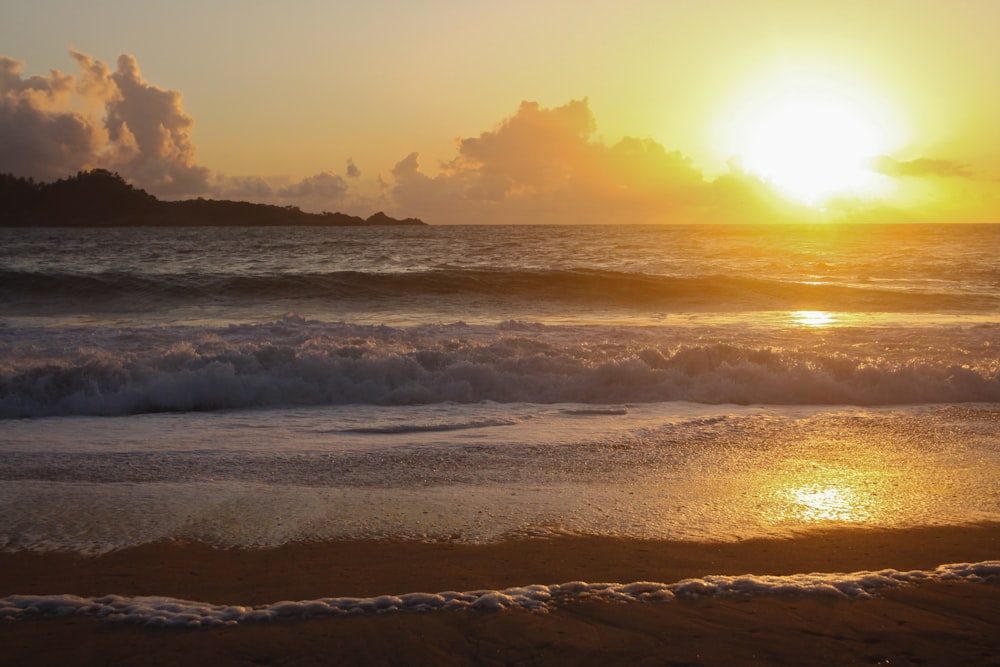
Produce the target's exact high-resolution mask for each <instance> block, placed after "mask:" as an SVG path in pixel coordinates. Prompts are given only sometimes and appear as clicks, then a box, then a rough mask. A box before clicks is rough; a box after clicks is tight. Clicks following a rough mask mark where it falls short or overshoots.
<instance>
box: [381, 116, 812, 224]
mask: <svg viewBox="0 0 1000 667" xmlns="http://www.w3.org/2000/svg"><path fill="white" fill-rule="evenodd" d="M391 175H392V178H393V185H392V188H391V194H392V196H393V198H394V200H395V202H396V204H397V206H399V207H400V208H401V209H402V210H406V211H410V212H411V213H410V214H411V215H412V214H415V215H418V216H421V217H424V218H425V219H428V220H434V221H439V222H448V223H463V222H464V223H477V222H490V223H518V222H554V223H566V222H581V223H615V222H679V221H719V222H721V221H725V222H733V221H736V220H749V219H758V218H759V217H761V216H763V215H764V214H765V212H766V214H767V215H769V216H773V215H775V214H777V213H784V212H785V211H784V209H789V208H793V207H791V205H789V204H780V205H779V200H778V198H777V197H776V196H775V195H774V193H773V192H772V191H771V190H770V188H768V187H766V186H765V185H764V184H763V183H762V182H761V181H760V180H759V179H757V178H756V177H754V176H752V175H749V174H746V173H744V172H742V171H740V170H736V169H733V170H731V172H730V173H729V174H727V175H725V176H723V177H722V178H719V179H716V180H714V181H709V180H707V179H706V178H705V177H704V176H703V175H702V173H701V171H699V170H698V169H697V168H696V167H695V166H694V165H693V164H692V162H691V160H690V159H689V158H687V157H686V156H684V155H683V154H681V153H679V152H677V151H668V150H667V149H665V148H664V147H663V146H662V145H660V144H659V143H657V142H656V141H653V140H652V139H643V138H635V137H625V138H624V139H622V140H621V141H619V142H617V143H615V144H613V145H608V144H606V143H604V142H603V141H601V140H600V139H599V138H598V137H597V136H596V123H595V121H594V117H593V114H592V113H591V111H590V107H589V104H588V101H587V100H586V99H582V100H572V101H570V102H568V103H567V104H565V105H563V106H561V107H556V108H553V109H546V108H543V107H541V106H540V105H539V104H538V103H536V102H522V103H521V106H520V108H518V110H517V113H515V114H514V115H513V116H511V117H509V118H507V119H506V120H504V121H503V122H501V123H500V124H499V125H498V126H497V127H496V128H494V129H493V130H489V131H486V132H483V133H481V134H480V135H479V136H478V137H471V138H466V139H461V140H459V141H458V143H457V155H456V156H455V157H454V158H453V159H452V160H450V161H448V162H445V163H443V164H441V165H440V173H438V174H437V175H436V176H433V177H431V176H428V175H427V174H425V173H424V172H422V171H421V169H420V164H419V155H418V154H417V153H411V154H409V155H408V156H406V157H405V158H403V159H402V160H400V161H399V162H398V163H397V164H396V165H395V167H393V169H392V171H391Z"/></svg>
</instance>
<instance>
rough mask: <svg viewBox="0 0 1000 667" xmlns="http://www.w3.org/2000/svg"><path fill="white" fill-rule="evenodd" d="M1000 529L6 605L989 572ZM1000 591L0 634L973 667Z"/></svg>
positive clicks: (230, 566) (267, 556)
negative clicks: (975, 566) (978, 565)
mask: <svg viewBox="0 0 1000 667" xmlns="http://www.w3.org/2000/svg"><path fill="white" fill-rule="evenodd" d="M998 553H1000V525H997V524H987V525H976V526H968V527H932V528H920V529H911V530H895V531H869V530H856V529H840V530H830V531H825V532H815V533H810V534H807V535H803V536H801V537H798V538H795V539H790V540H747V541H743V542H735V543H704V544H699V543H685V542H663V541H640V540H622V539H611V538H588V537H563V538H554V539H534V540H517V541H511V542H503V543H497V544H488V545H470V544H454V543H453V544H428V543H419V542H386V541H367V542H366V541H345V542H330V543H321V544H292V545H287V546H284V547H280V548H275V549H261V550H251V549H240V550H221V549H215V548H212V547H209V546H206V545H202V544H195V543H188V544H182V543H170V544H156V545H148V546H143V547H138V548H134V549H128V550H122V551H117V552H112V553H110V554H106V555H104V556H100V557H80V556H76V555H70V554H53V553H29V552H18V553H5V554H0V597H2V596H7V595H12V594H37V595H41V594H64V593H73V594H76V595H81V596H95V595H104V594H108V593H115V594H118V595H130V596H131V595H159V596H170V597H176V598H181V599H188V600H200V601H208V602H214V603H227V604H241V605H258V604H267V603H271V602H276V601H279V600H285V599H288V600H298V599H315V598H318V597H323V596H359V597H362V596H377V595H384V594H402V593H408V592H417V591H424V592H435V591H443V590H476V589H483V588H489V589H502V588H506V587H511V586H521V585H528V584H538V583H545V584H553V583H560V582H567V581H574V580H581V579H586V580H589V581H609V582H632V581H661V582H675V581H680V580H682V579H685V578H689V577H700V576H705V575H711V574H744V573H753V574H774V575H784V574H795V573H806V572H854V571H860V570H878V569H883V568H893V569H897V570H909V569H933V568H934V567H936V566H938V565H940V564H943V563H952V562H976V561H982V560H990V559H996V557H997V554H998ZM998 606H1000V586H998V585H996V584H995V583H993V584H991V583H987V584H969V583H948V582H944V583H924V584H916V585H910V586H905V587H902V588H896V589H892V590H886V591H883V592H880V593H879V595H878V599H875V600H843V599H831V598H827V597H821V598H816V597H801V596H777V597H753V598H728V599H718V598H710V599H701V600H697V599H694V600H692V599H686V600H681V599H677V600H674V601H671V602H640V603H612V602H604V601H586V600H584V601H574V602H571V603H567V604H562V605H559V606H557V607H556V608H555V609H554V610H552V611H550V612H548V613H538V612H531V611H524V610H507V611H502V612H474V611H439V612H431V613H423V614H420V613H394V614H385V615H373V616H362V617H351V618H318V619H305V620H301V619H300V620H290V621H273V622H254V623H243V624H241V625H239V626H235V627H223V628H207V629H177V628H148V627H141V626H134V625H122V624H113V623H109V622H106V621H100V620H97V619H95V618H92V617H86V616H72V617H59V618H57V617H42V618H28V619H22V620H15V621H4V622H2V623H0V636H2V644H3V646H4V647H5V653H6V654H7V660H9V661H10V663H9V664H164V665H166V664H720V665H721V664H789V665H792V664H893V665H896V664H949V665H958V664H975V665H989V664H997V663H998V661H1000V633H997V632H996V628H995V615H996V609H997V608H1000V607H998Z"/></svg>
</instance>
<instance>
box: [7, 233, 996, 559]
mask: <svg viewBox="0 0 1000 667" xmlns="http://www.w3.org/2000/svg"><path fill="white" fill-rule="evenodd" d="M998 247H1000V226H993V225H979V226H967V225H919V226H874V225H873V226H837V225H830V226H794V225H793V226H787V225H786V226H777V225H775V226H662V227H656V226H630V225H608V226H593V227H590V226H587V227H582V226H580V227H573V226H567V227H540V226H525V227H474V226H469V227H406V228H325V229H324V228H242V229H238V228H200V229H89V230H79V229H5V230H0V548H2V549H4V550H8V551H11V550H35V551H44V550H72V551H77V552H80V553H85V554H96V553H102V552H106V551H109V550H113V549H118V548H123V547H128V546H133V545H137V544H143V543H148V542H155V541H160V540H169V539H193V540H201V541H205V542H209V543H212V544H218V545H221V546H232V547H259V546H274V545H279V544H283V543H287V542H293V541H300V540H324V539H337V538H349V539H350V538H388V539H420V540H431V541H444V540H447V541H468V542H484V541H497V540H505V539H513V538H521V537H530V536H548V535H560V534H585V535H607V536H625V537H634V538H670V539H679V540H709V541H712V540H715V541H730V540H736V539H743V538H749V537H760V536H774V535H780V536H787V535H793V534H798V533H801V532H803V531H808V530H811V529H814V528H829V527H831V526H870V527H906V526H921V525H939V524H959V523H966V522H975V521H984V520H991V521H996V520H1000V487H998V486H997V484H996V479H997V478H998V473H1000V356H998V354H997V350H998V347H1000V289H998V288H1000V263H998V262H997V260H996V255H995V250H996V248H998Z"/></svg>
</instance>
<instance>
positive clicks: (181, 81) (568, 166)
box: [0, 0, 1000, 223]
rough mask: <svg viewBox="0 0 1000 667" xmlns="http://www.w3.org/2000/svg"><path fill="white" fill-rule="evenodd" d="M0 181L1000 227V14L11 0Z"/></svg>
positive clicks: (349, 205) (878, 7)
mask: <svg viewBox="0 0 1000 667" xmlns="http://www.w3.org/2000/svg"><path fill="white" fill-rule="evenodd" d="M3 13H4V20H3V21H2V22H0V53H2V54H3V56H5V58H4V59H3V60H0V93H2V97H0V146H2V147H3V150H0V172H13V173H16V174H19V175H26V176H33V177H35V178H41V179H43V180H51V179H54V178H58V177H61V176H65V175H68V174H71V173H74V172H75V171H77V170H78V169H82V168H90V167H104V168H111V169H114V170H116V171H119V173H121V174H122V175H123V176H125V177H126V178H128V179H129V180H131V181H132V182H134V183H135V184H137V185H139V186H141V187H145V188H146V189H148V190H149V191H150V192H153V193H154V194H157V195H159V196H173V197H178V196H206V197H221V198H231V199H251V200H256V201H269V202H274V203H280V204H294V205H299V206H301V207H303V208H306V209H309V210H341V211H346V212H351V213H360V214H369V213H371V212H372V211H374V210H379V209H383V210H386V211H387V212H391V213H394V214H398V215H415V216H419V217H421V218H424V219H425V220H427V221H429V222H432V223H476V222H492V223H521V222H537V223H547V222H588V223H591V222H609V223H610V222H739V221H754V222H756V221H762V220H763V221H771V220H773V221H789V220H792V221H794V220H810V221H811V220H840V219H847V220H867V221H907V220H918V221H978V222H1000V131H998V130H997V122H998V121H997V119H998V118H1000V76H998V74H997V63H1000V39H998V35H1000V33H998V30H1000V28H998V26H1000V2H996V1H994V0H957V1H955V2H947V3H945V2H939V1H937V0H933V1H930V0H906V1H902V0H879V1H878V2H872V1H871V0H868V1H866V2H854V1H853V0H839V1H838V2H836V3H833V2H808V1H804V0H794V1H792V0H788V1H785V0H772V1H769V2H754V1H752V0H743V1H736V0H702V1H695V0H690V1H688V0H684V1H680V0H675V1H670V0H659V1H655V2H654V1H637V0H633V1H629V0H616V1H615V2H569V1H564V0H551V1H549V2H544V3H542V2H537V1H536V2H521V1H518V0H510V1H508V2H504V3H499V2H476V1H472V0H465V1H464V2H456V1H451V0H448V1H445V0H437V1H426V2H387V1H370V2H365V3H331V2H322V1H315V2H313V1H303V0H289V2H285V3H258V2H245V1H242V2H235V1H229V0H226V1H215V2H213V1H205V0H201V1H200V2H192V1H190V0H176V1H175V2H173V3H169V4H167V3H145V2H134V1H133V2H117V1H109V0H106V1H103V2H92V3H71V2H65V1H64V2H54V1H51V0H33V1H30V2H29V1H26V0H12V1H10V2H6V3H5V6H4V12H3Z"/></svg>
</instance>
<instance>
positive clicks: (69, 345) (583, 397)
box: [0, 317, 1000, 428]
mask: <svg viewBox="0 0 1000 667" xmlns="http://www.w3.org/2000/svg"><path fill="white" fill-rule="evenodd" d="M970 331H972V333H968V332H967V333H968V335H970V336H979V337H980V338H975V339H974V340H972V339H970V341H969V342H968V346H969V347H972V345H974V344H975V345H979V349H980V351H981V353H977V354H979V356H978V357H977V356H974V355H973V354H972V352H970V350H969V349H965V348H963V347H961V346H960V345H958V344H957V341H956V340H955V339H952V340H951V341H950V342H952V343H955V346H954V348H952V347H947V348H944V347H941V346H940V345H938V348H939V349H938V350H937V351H936V352H935V351H934V350H932V349H930V348H928V349H927V350H924V351H922V352H921V354H919V355H917V354H914V349H916V348H918V347H919V346H920V345H922V344H923V343H922V342H921V341H920V340H914V339H912V337H910V338H906V339H905V341H902V342H900V343H899V344H895V343H893V344H887V343H886V342H885V341H883V340H878V341H875V342H874V343H870V344H869V345H867V346H866V344H865V342H864V339H865V335H866V334H865V333H864V332H860V333H854V334H851V335H852V336H853V337H852V338H850V339H845V340H844V341H842V342H839V343H835V342H832V341H827V342H826V343H825V344H824V345H822V346H816V345H814V344H812V343H810V344H809V345H805V344H796V345H787V346H786V347H782V348H777V347H766V346H763V345H758V344H755V343H754V342H752V341H751V342H744V343H741V344H736V343H731V342H721V341H712V340H706V339H704V338H701V337H698V336H691V335H689V336H688V339H687V340H674V339H671V336H672V334H664V335H663V336H661V337H660V338H656V337H653V338H650V336H649V334H648V332H645V331H641V330H629V329H622V328H617V329H615V328H612V329H601V328H599V327H595V328H592V329H586V328H572V327H570V328H560V327H542V329H541V330H537V331H532V332H530V335H524V334H523V333H522V332H520V331H519V330H518V327H511V326H510V325H503V324H502V325H499V326H496V327H485V328H481V329H478V330H473V329H472V328H471V327H466V328H464V329H463V328H462V326H461V325H456V326H454V327H449V326H445V327H437V328H433V327H432V328H423V329H420V328H417V329H399V328H391V327H385V326H377V327H365V326H360V325H346V324H335V325H331V324H324V323H312V322H305V321H303V320H301V319H298V318H295V317H290V318H286V320H284V321H281V322H278V323H275V324H271V325H243V326H233V327H229V328H225V327H224V328H215V329H213V328H207V329H202V328H187V327H177V328H151V329H136V330H113V331H109V330H105V329H99V328H98V329H93V330H86V329H84V330H82V331H69V332H55V333H53V332H51V331H48V330H43V329H38V330H36V331H33V332H28V331H20V332H17V335H16V336H14V337H13V338H12V339H9V340H7V341H6V342H4V340H3V339H2V338H0V349H2V350H3V352H4V354H3V361H2V362H0V418H22V417H42V416H53V415H127V414H138V413H146V412H164V411H176V412H184V411H206V410H219V409H233V408H256V407H268V406H291V405H335V404H371V405H416V404H433V403H441V402H455V403H476V402H480V401H494V402H498V403H517V402H526V403H549V404H551V403H581V404H590V405H601V406H607V405H623V404H628V403H650V402H663V401H690V402H696V403H707V404H724V403H734V404H743V405H747V404H776V405H802V404H819V405H830V404H850V405H900V404H914V403H963V402H996V401H1000V365H998V363H997V361H996V359H995V358H994V357H993V356H992V355H991V354H990V351H991V350H992V349H993V348H992V347H991V345H992V341H991V340H990V337H992V336H995V332H994V331H993V329H988V330H986V329H984V330H982V331H979V330H970ZM881 335H882V336H887V335H888V334H887V333H885V332H882V334H881ZM906 335H907V336H911V334H909V333H908V334H906ZM982 337H985V338H984V339H983V338H982ZM976 341H978V342H976ZM805 342H806V343H808V342H809V341H808V340H807V341H805ZM903 342H905V346H902V343H903ZM895 347H899V348H900V349H899V353H898V354H896V355H893V354H891V352H892V350H893V348H895ZM602 409H604V408H602ZM474 426H476V425H475V424H465V425H462V427H463V428H468V427H474ZM447 427H448V428H451V427H452V426H447Z"/></svg>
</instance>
